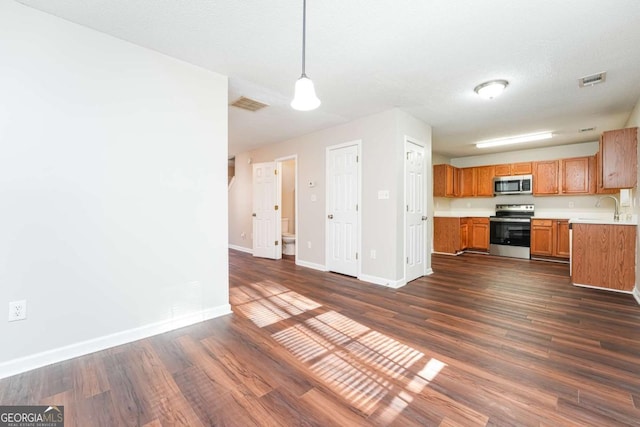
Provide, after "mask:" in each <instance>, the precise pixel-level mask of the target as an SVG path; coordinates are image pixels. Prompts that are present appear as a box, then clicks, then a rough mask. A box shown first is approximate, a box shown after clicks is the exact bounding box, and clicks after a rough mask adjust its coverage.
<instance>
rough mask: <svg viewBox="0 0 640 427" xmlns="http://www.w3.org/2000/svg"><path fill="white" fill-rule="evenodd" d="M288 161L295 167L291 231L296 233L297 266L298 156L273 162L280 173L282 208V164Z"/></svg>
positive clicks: (298, 236)
mask: <svg viewBox="0 0 640 427" xmlns="http://www.w3.org/2000/svg"><path fill="white" fill-rule="evenodd" d="M288 160H293V161H295V167H294V182H293V189H294V192H295V195H294V198H293V215H294V217H295V218H294V224H293V229H294V230H295V231H296V233H295V234H296V246H295V254H294V256H295V261H296V265H297V264H298V248H299V245H298V242H299V241H300V234H299V229H298V193H299V191H298V155H297V154H291V155H290V156H284V157H278V158H276V159H275V160H274V161H275V162H276V163H277V164H278V173H280V207H282V163H283V162H286V161H288ZM280 218H282V209H280ZM280 244H281V245H282V244H283V243H282V230H280Z"/></svg>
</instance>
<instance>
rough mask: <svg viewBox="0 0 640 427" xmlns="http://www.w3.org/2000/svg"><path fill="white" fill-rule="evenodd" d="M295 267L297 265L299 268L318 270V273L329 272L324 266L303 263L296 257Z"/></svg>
mask: <svg viewBox="0 0 640 427" xmlns="http://www.w3.org/2000/svg"><path fill="white" fill-rule="evenodd" d="M296 265H299V266H300V267H307V268H312V269H314V270H319V271H329V270H327V267H325V266H324V265H321V264H314V263H312V262H308V261H303V260H301V259H298V258H297V257H296Z"/></svg>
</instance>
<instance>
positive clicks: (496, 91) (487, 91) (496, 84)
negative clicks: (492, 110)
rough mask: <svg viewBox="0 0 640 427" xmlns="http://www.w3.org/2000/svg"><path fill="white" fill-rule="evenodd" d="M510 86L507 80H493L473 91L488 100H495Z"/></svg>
mask: <svg viewBox="0 0 640 427" xmlns="http://www.w3.org/2000/svg"><path fill="white" fill-rule="evenodd" d="M507 86H509V82H508V81H506V80H491V81H489V82H484V83H482V84H479V85H478V86H476V87H475V88H474V89H473V90H474V91H475V93H477V94H478V95H480V96H481V97H483V98H486V99H493V98H495V97H496V96H498V95H500V94H501V93H502V92H504V90H505V89H506V88H507Z"/></svg>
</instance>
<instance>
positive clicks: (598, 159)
mask: <svg viewBox="0 0 640 427" xmlns="http://www.w3.org/2000/svg"><path fill="white" fill-rule="evenodd" d="M600 142H601V143H602V137H600ZM593 159H594V160H592V161H591V163H592V165H593V163H594V162H595V173H594V174H593V176H595V181H596V183H595V194H614V193H617V192H618V189H616V188H604V187H603V183H602V156H601V155H600V152H597V153H596V155H595V156H593Z"/></svg>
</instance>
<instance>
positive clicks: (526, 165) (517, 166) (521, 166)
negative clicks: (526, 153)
mask: <svg viewBox="0 0 640 427" xmlns="http://www.w3.org/2000/svg"><path fill="white" fill-rule="evenodd" d="M531 173H533V167H532V165H531V162H522V163H514V164H512V165H511V175H529V174H531Z"/></svg>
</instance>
